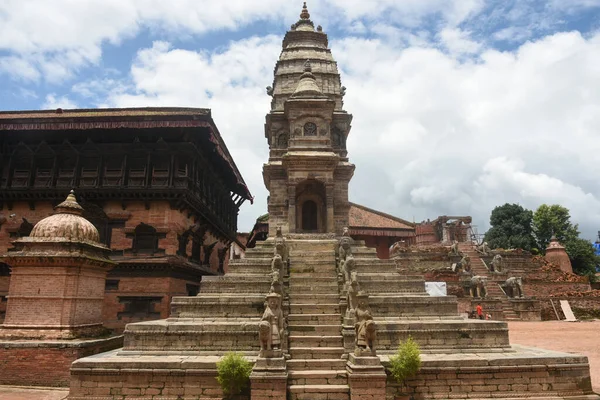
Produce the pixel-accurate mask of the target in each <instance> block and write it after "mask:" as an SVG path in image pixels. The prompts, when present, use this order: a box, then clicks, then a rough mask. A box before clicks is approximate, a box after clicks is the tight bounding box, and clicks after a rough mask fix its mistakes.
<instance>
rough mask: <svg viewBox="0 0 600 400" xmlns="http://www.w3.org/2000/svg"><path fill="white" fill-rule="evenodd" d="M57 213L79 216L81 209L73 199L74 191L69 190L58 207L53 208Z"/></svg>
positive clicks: (74, 198)
mask: <svg viewBox="0 0 600 400" xmlns="http://www.w3.org/2000/svg"><path fill="white" fill-rule="evenodd" d="M54 209H55V210H56V212H57V213H59V214H75V215H81V213H82V211H83V208H82V207H81V206H80V205H79V203H77V198H76V197H75V191H74V190H72V189H71V191H70V192H69V195H68V196H67V198H66V199H65V201H63V202H62V203H60V204H59V205H57V206H56V207H55V208H54Z"/></svg>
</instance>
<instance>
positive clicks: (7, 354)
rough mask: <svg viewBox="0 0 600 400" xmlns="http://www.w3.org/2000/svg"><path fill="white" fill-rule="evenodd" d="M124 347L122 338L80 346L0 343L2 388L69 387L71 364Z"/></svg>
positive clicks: (56, 343)
mask: <svg viewBox="0 0 600 400" xmlns="http://www.w3.org/2000/svg"><path fill="white" fill-rule="evenodd" d="M122 345H123V338H122V337H115V338H110V339H104V340H96V341H89V342H87V343H83V344H82V343H80V344H79V345H77V346H72V345H69V344H66V343H65V342H55V343H54V344H53V343H48V342H37V341H31V342H29V343H20V344H13V343H8V342H1V346H0V371H2V373H0V384H2V385H26V386H68V385H69V381H70V372H69V369H70V368H71V363H72V362H73V361H75V360H77V359H78V358H82V357H87V356H91V355H94V354H98V353H102V352H105V351H109V350H112V349H116V348H119V347H121V346H122Z"/></svg>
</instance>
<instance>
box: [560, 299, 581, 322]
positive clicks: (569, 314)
mask: <svg viewBox="0 0 600 400" xmlns="http://www.w3.org/2000/svg"><path fill="white" fill-rule="evenodd" d="M560 308H562V310H563V313H564V314H565V321H570V322H573V321H577V318H575V314H573V311H572V310H571V306H570V305H569V302H568V301H567V300H561V301H560Z"/></svg>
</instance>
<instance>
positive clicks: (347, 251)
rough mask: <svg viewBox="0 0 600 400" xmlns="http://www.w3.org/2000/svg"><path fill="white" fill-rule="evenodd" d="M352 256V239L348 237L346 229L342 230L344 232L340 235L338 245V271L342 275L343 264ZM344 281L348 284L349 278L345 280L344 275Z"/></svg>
mask: <svg viewBox="0 0 600 400" xmlns="http://www.w3.org/2000/svg"><path fill="white" fill-rule="evenodd" d="M349 256H352V238H351V237H350V232H349V231H348V228H344V231H343V233H342V237H341V239H340V244H339V247H338V265H337V266H338V271H339V272H340V273H342V274H343V273H344V264H345V262H346V259H347V258H348V257H349ZM344 281H345V282H348V281H349V277H348V278H346V277H345V275H344Z"/></svg>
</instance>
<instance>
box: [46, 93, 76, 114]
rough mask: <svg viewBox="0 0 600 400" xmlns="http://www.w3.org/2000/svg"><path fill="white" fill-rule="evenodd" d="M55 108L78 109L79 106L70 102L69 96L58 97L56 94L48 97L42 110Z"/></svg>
mask: <svg viewBox="0 0 600 400" xmlns="http://www.w3.org/2000/svg"><path fill="white" fill-rule="evenodd" d="M55 108H65V109H70V108H78V107H77V104H76V103H75V102H73V101H72V100H70V99H69V98H68V97H67V96H56V94H55V93H51V94H49V95H47V96H46V101H45V102H44V104H43V105H42V109H50V110H51V109H55Z"/></svg>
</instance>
